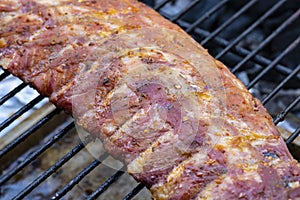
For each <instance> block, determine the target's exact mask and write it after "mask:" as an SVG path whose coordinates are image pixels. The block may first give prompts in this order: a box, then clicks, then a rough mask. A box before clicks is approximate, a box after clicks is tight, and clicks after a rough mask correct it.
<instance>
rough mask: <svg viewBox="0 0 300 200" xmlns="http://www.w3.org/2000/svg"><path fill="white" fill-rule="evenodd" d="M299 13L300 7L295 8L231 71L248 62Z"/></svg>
mask: <svg viewBox="0 0 300 200" xmlns="http://www.w3.org/2000/svg"><path fill="white" fill-rule="evenodd" d="M299 15H300V9H298V10H297V12H295V13H294V14H293V15H292V16H290V17H289V18H288V19H287V20H286V21H284V22H283V23H282V24H281V25H280V26H279V27H278V28H277V29H276V30H274V31H273V32H272V34H271V35H269V36H268V37H267V38H266V39H264V41H263V42H262V43H260V44H259V45H258V47H257V48H256V49H255V50H253V51H251V53H250V54H248V55H247V56H246V57H245V58H244V59H243V60H242V61H241V62H239V63H238V64H237V65H236V66H235V67H234V68H233V69H232V72H233V73H235V72H236V71H237V70H238V69H240V68H241V67H242V66H243V65H244V64H245V63H246V62H248V61H249V60H250V59H251V58H252V57H253V56H254V55H256V54H257V53H258V51H260V50H261V49H262V48H263V47H264V46H265V45H266V44H268V43H269V42H270V41H271V40H272V39H273V38H274V37H275V36H277V35H278V34H279V33H280V32H281V31H283V30H284V29H285V28H286V27H288V26H289V25H290V24H291V23H292V22H294V21H295V20H296V19H297V18H298V17H299Z"/></svg>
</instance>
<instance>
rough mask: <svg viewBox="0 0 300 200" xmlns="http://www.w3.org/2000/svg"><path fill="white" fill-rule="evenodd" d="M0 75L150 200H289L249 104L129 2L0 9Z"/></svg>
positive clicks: (215, 68)
mask: <svg viewBox="0 0 300 200" xmlns="http://www.w3.org/2000/svg"><path fill="white" fill-rule="evenodd" d="M0 27H1V29H0V65H1V66H2V67H3V68H5V69H7V70H8V71H10V72H11V73H12V74H14V75H16V76H18V77H20V78H21V79H23V80H24V81H25V82H27V83H29V84H30V85H32V86H33V87H34V88H36V89H37V90H38V91H39V92H40V93H41V94H43V95H45V96H49V98H50V100H51V101H52V102H53V103H54V104H55V105H57V106H58V107H61V108H63V109H64V110H65V111H66V112H68V113H70V114H72V115H73V117H74V118H75V120H76V122H77V123H78V124H79V125H80V126H81V127H82V128H84V129H85V130H87V131H88V132H90V133H91V134H93V135H95V136H97V137H99V138H100V139H101V141H102V142H103V144H104V146H105V148H106V149H107V151H108V152H109V153H110V154H111V155H113V156H114V157H116V158H117V159H119V160H121V161H123V162H124V163H125V164H126V165H127V169H128V172H129V173H130V174H131V175H132V176H133V177H134V178H135V179H136V180H138V181H140V182H143V183H144V184H145V185H146V186H147V187H148V188H149V189H150V190H151V192H152V194H153V198H154V199H297V198H300V168H299V164H298V163H297V161H295V160H294V159H293V158H292V156H291V155H290V153H289V152H288V149H287V147H286V146H285V143H284V141H283V139H282V138H281V137H280V135H279V133H278V131H277V130H276V128H275V125H274V124H273V122H272V118H271V117H270V115H269V114H268V113H267V111H266V109H265V108H264V107H263V106H262V104H261V103H260V101H259V100H257V99H255V98H254V97H253V96H252V95H251V94H250V93H249V92H248V91H247V89H246V88H245V86H244V85H243V84H242V83H241V82H240V81H239V80H238V79H237V78H236V77H235V76H234V75H233V74H231V73H230V71H229V70H228V69H227V68H226V67H225V66H224V65H223V64H222V63H221V62H219V61H217V60H215V59H214V58H213V57H211V56H210V55H209V53H208V52H207V50H205V49H203V47H201V46H200V45H199V44H198V43H196V42H195V41H194V40H193V39H192V38H191V37H190V36H188V35H187V34H186V33H185V32H184V31H183V30H181V29H180V28H179V27H178V26H176V25H174V24H172V23H171V22H169V21H168V20H166V19H164V18H163V17H161V16H160V15H159V14H158V13H156V12H155V11H153V10H152V9H150V8H148V7H147V6H145V5H144V4H142V3H139V2H137V1H136V0H109V1H104V0H101V1H100V0H99V1H94V0H89V1H87V0H78V1H75V0H74V1H71V0H54V1H48V0H1V1H0Z"/></svg>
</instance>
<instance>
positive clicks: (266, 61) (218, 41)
mask: <svg viewBox="0 0 300 200" xmlns="http://www.w3.org/2000/svg"><path fill="white" fill-rule="evenodd" d="M177 22H178V24H179V25H180V26H181V27H183V28H188V27H189V24H190V23H187V22H185V21H183V20H178V21H177ZM194 31H195V32H196V33H197V34H198V35H199V36H201V37H207V36H209V34H210V32H208V31H206V30H203V29H201V28H196V29H195V30H194ZM213 41H214V42H215V43H216V44H217V45H220V46H221V47H222V48H225V47H226V46H227V45H229V42H228V41H227V40H225V39H223V38H220V37H217V36H216V37H215V38H214V39H213ZM232 52H233V53H236V54H237V55H239V56H241V57H245V56H247V55H248V54H250V53H251V52H250V51H249V50H247V49H244V48H242V47H239V46H235V47H233V48H232ZM252 59H253V60H254V62H256V63H257V64H260V65H263V66H266V65H269V64H270V63H271V62H272V61H271V60H269V59H267V58H265V57H263V56H260V55H258V54H256V55H254V57H253V58H252ZM275 69H276V70H277V71H278V72H279V73H281V74H283V75H288V74H290V73H291V72H292V70H291V69H289V68H288V67H286V66H283V65H280V64H278V65H276V67H275ZM296 77H297V78H298V79H300V74H297V75H296Z"/></svg>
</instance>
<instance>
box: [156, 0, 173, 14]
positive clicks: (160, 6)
mask: <svg viewBox="0 0 300 200" xmlns="http://www.w3.org/2000/svg"><path fill="white" fill-rule="evenodd" d="M169 2H170V0H164V1H163V2H161V3H160V4H158V5H157V6H155V7H154V10H156V11H159V10H160V9H161V8H162V7H164V6H165V5H166V4H167V3H169Z"/></svg>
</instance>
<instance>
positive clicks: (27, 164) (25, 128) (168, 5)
mask: <svg viewBox="0 0 300 200" xmlns="http://www.w3.org/2000/svg"><path fill="white" fill-rule="evenodd" d="M143 2H145V3H147V4H149V5H150V6H152V7H154V9H155V10H157V11H158V12H160V13H161V14H162V15H163V16H165V17H166V18H168V19H169V20H170V21H172V22H174V23H177V24H178V25H179V26H181V27H182V28H183V29H184V30H185V31H186V32H187V33H189V34H190V35H191V36H192V37H194V38H195V39H196V40H197V41H198V42H199V43H200V44H202V45H203V46H204V47H205V48H208V49H209V52H210V53H211V54H212V55H213V56H214V57H216V58H217V59H219V60H221V61H222V62H224V63H225V64H226V65H227V66H228V67H230V69H231V71H232V72H233V73H234V74H236V75H237V77H238V78H240V79H241V80H242V81H243V82H244V83H245V85H246V86H247V88H248V89H249V90H250V92H252V93H253V94H254V96H256V97H257V98H259V99H260V100H261V101H262V103H263V104H264V105H265V106H266V107H267V109H268V110H269V111H270V113H271V115H272V117H273V120H274V123H275V124H276V125H279V126H282V127H285V129H289V130H288V131H282V132H283V135H284V137H285V141H286V143H287V144H288V147H289V148H290V151H291V152H292V154H293V155H294V157H295V158H296V159H298V160H299V158H300V156H299V155H300V153H299V152H300V146H298V145H297V141H299V137H298V136H299V133H300V123H299V121H300V106H299V105H298V104H299V101H300V73H299V71H300V65H299V59H298V58H297V56H299V52H300V49H299V41H300V30H299V29H297V27H299V21H300V20H299V15H300V7H299V5H300V3H299V1H298V0H297V1H296V0H295V1H292V0H290V1H288V0H276V1H267V3H266V2H265V1H258V0H250V1H236V0H220V1H205V0H202V1H201V0H194V1H191V0H190V1H180V0H177V1H174V0H157V1H149V0H148V1H146V0H145V1H143ZM209 2H210V3H209ZM297 2H298V4H297ZM297 6H298V7H297ZM249 16H251V17H249ZM10 76H11V75H10V74H9V73H8V72H7V71H5V70H2V73H1V74H0V84H2V83H3V82H4V81H5V80H6V79H7V78H9V77H10ZM27 87H28V86H27V85H26V84H25V83H22V82H21V81H20V83H19V85H17V86H16V87H11V88H10V91H9V92H8V93H7V94H5V95H4V96H2V97H0V106H3V105H5V104H6V103H7V102H8V101H10V100H11V99H13V98H14V97H15V96H16V95H18V94H19V93H21V92H22V90H24V88H27ZM282 99H285V101H284V102H283V101H281V100H282ZM40 102H44V104H43V106H42V107H41V108H37V109H36V108H35V107H36V105H37V104H41V103H40ZM0 108H1V107H0ZM32 110H35V111H34V112H32V113H33V114H30V115H29V116H27V117H24V116H25V115H26V113H28V112H30V111H32ZM20 118H21V119H20ZM290 119H292V120H290ZM291 121H292V122H291ZM15 124H16V125H15ZM18 124H19V125H18ZM20 124H21V125H20ZM285 124H289V125H290V124H294V125H292V126H289V127H288V128H287V127H286V126H285ZM20 126H21V127H22V128H21V129H20V128H17V127H20ZM11 127H12V128H11ZM74 128H75V124H74V122H73V120H72V119H71V118H70V117H69V116H67V115H66V114H64V113H63V112H62V111H61V110H60V109H58V108H55V107H54V106H53V105H51V104H50V103H49V102H48V103H47V99H46V98H44V97H43V96H41V95H35V96H34V97H33V98H32V99H31V100H30V101H29V102H26V104H25V105H24V106H22V107H20V108H18V109H17V110H16V111H15V112H14V113H10V114H9V116H7V118H6V119H4V120H3V121H2V122H1V124H0V131H1V134H0V135H4V136H3V137H2V139H0V141H1V140H2V142H1V143H0V147H1V148H2V149H1V150H0V162H1V167H0V168H1V177H0V186H1V191H0V192H1V193H0V199H1V198H6V199H7V198H8V195H7V194H8V193H9V194H10V195H9V198H11V199H26V198H27V199H49V198H51V199H62V198H65V199H72V198H74V197H72V195H70V194H72V193H74V190H75V189H74V188H76V187H80V188H81V190H79V191H80V192H79V193H80V194H81V196H77V197H76V199H78V198H84V199H109V198H108V197H109V196H113V197H112V199H119V198H120V199H147V198H149V199H150V198H151V197H150V194H149V192H148V191H147V189H146V188H145V187H144V185H142V184H139V183H136V182H134V181H133V180H132V179H130V178H129V176H128V175H127V174H126V172H124V171H125V170H124V167H119V168H118V169H112V168H110V169H107V168H109V167H108V166H106V165H105V164H103V163H102V161H103V160H105V159H108V158H109V155H107V154H106V153H105V152H103V154H102V155H101V156H100V157H99V158H98V159H94V158H92V159H90V161H88V162H89V163H87V164H82V165H80V164H78V165H79V166H76V167H77V168H78V169H77V171H76V173H74V174H66V173H64V170H62V169H63V168H64V166H68V163H70V162H72V160H74V159H76V156H78V155H79V154H80V152H82V151H84V150H85V147H86V146H87V145H88V144H89V143H91V142H92V141H93V140H94V138H92V137H86V138H84V139H82V140H75V143H74V141H73V139H70V138H69V139H68V137H70V135H76V134H75V133H74ZM289 132H290V133H289ZM3 138H4V139H5V141H3ZM71 140H72V141H71ZM76 142H77V143H76ZM62 143H66V144H68V147H70V148H69V149H65V150H64V153H63V154H62V155H63V156H61V157H59V158H56V157H55V156H53V155H54V154H51V155H50V159H48V160H50V161H49V162H50V163H49V164H47V166H48V167H47V168H43V167H41V165H42V164H41V162H43V161H38V160H39V159H40V158H43V157H46V158H47V156H48V157H49V155H48V154H47V152H49V151H50V150H49V149H51V148H52V149H54V150H55V149H59V146H60V145H61V144H62ZM298 144H299V142H298ZM58 151H62V150H61V149H60V150H58ZM54 152H55V151H54ZM71 165H72V164H71ZM34 167H37V168H38V169H39V170H33V169H35V168H34ZM28 168H29V169H28ZM95 171H98V172H99V171H100V173H103V174H104V175H103V177H105V178H101V180H97V179H96V180H97V181H96V186H94V185H93V186H92V187H91V188H90V189H82V188H85V187H84V186H82V185H86V184H90V182H89V180H90V179H92V178H91V176H93V175H91V174H93V173H94V172H95ZM108 171H109V172H108ZM106 173H107V174H109V175H107V174H106ZM70 175H71V176H70ZM28 176H30V178H29V179H30V180H29V181H27V182H24V179H26V180H27V179H28ZM66 176H67V178H66V180H64V181H60V183H57V182H56V180H58V179H60V180H62V179H61V177H66ZM88 177H89V178H88ZM124 177H125V178H124ZM96 178H97V177H96ZM122 178H123V179H124V180H123V181H121V183H120V180H122ZM49 179H51V180H52V181H50V182H49V181H48V180H49ZM93 180H94V182H95V179H93ZM129 182H130V183H129ZM45 184H46V187H45V186H44V187H42V186H41V185H45ZM47 184H48V185H47ZM78 185H79V186H78ZM115 185H120V186H118V187H115ZM128 186H129V187H128ZM49 187H52V188H53V189H51V191H49V189H48V188H49ZM45 188H46V190H45ZM120 188H126V189H125V190H124V191H123V190H122V191H121V189H120ZM116 192H117V194H118V196H116ZM33 194H34V195H33ZM32 195H33V196H32Z"/></svg>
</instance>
